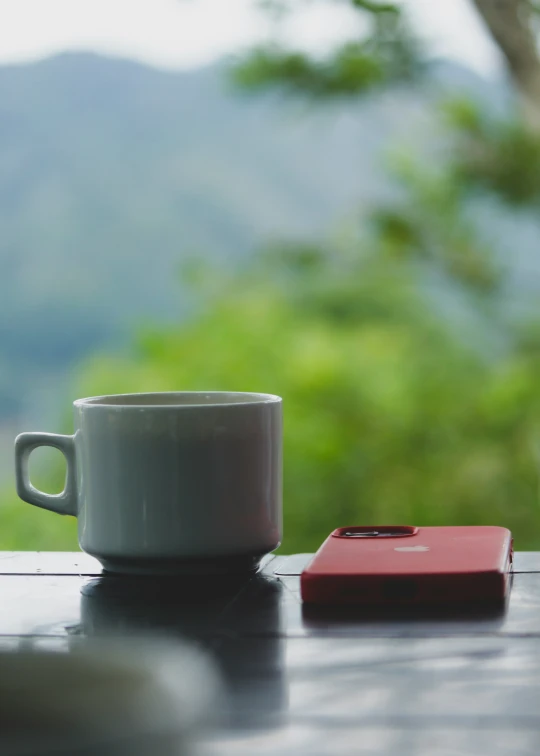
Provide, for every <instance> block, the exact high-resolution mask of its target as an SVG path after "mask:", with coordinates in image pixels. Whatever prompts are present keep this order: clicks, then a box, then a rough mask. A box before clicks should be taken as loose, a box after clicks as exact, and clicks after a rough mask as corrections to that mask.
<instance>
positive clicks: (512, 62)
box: [473, 0, 540, 131]
mask: <svg viewBox="0 0 540 756" xmlns="http://www.w3.org/2000/svg"><path fill="white" fill-rule="evenodd" d="M473 2H474V5H475V6H476V8H477V10H478V12H479V14H480V16H481V17H482V18H483V20H484V22H485V23H486V25H487V27H488V29H489V31H490V32H491V36H492V37H493V39H494V40H495V42H496V43H497V45H498V46H499V48H500V50H501V52H502V53H503V55H504V57H505V59H506V63H507V65H508V68H509V70H510V73H511V75H512V78H513V80H514V82H515V84H516V86H517V88H518V90H519V92H520V94H521V96H522V98H523V105H524V115H525V118H526V120H527V122H528V124H529V126H531V128H533V129H534V130H535V131H540V58H539V56H538V50H537V47H536V39H535V36H534V34H533V31H532V27H531V13H532V10H533V9H532V7H531V4H530V3H529V2H528V1H527V0H473Z"/></svg>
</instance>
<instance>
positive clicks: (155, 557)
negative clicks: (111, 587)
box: [16, 392, 282, 574]
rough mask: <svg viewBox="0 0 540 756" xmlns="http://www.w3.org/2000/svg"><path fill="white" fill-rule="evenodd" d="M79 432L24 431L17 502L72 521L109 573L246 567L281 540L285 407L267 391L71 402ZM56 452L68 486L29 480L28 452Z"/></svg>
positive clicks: (20, 443) (130, 396)
mask: <svg viewBox="0 0 540 756" xmlns="http://www.w3.org/2000/svg"><path fill="white" fill-rule="evenodd" d="M74 420H75V435H74V436H55V435H53V434H38V433H36V434H32V433H29V434H21V436H19V437H18V438H17V441H16V461H17V473H18V474H17V484H18V491H19V495H20V496H21V498H23V499H25V500H26V501H29V502H30V503H32V504H36V505H37V506H41V507H44V508H46V509H52V510H53V511H57V512H60V513H63V514H74V515H76V516H77V517H78V520H79V542H80V545H81V548H82V549H84V551H86V552H88V553H89V554H92V555H93V556H95V557H97V558H98V559H99V560H100V561H101V563H102V565H103V567H104V568H105V569H106V570H110V571H112V572H125V573H140V574H177V573H183V572H194V571H195V572H210V573H212V572H222V571H224V570H225V571H232V572H238V571H245V570H249V569H254V568H256V567H257V565H258V563H259V561H260V559H261V557H262V556H264V555H265V554H267V553H269V552H270V551H273V550H274V549H275V548H277V546H278V545H279V542H280V540H281V528H282V403H281V399H280V398H279V397H276V396H272V395H269V394H248V393H228V392H178V393H162V394H126V395H116V396H106V397H95V398H90V399H79V400H77V401H76V402H74ZM39 445H51V446H56V447H57V448H60V450H61V451H62V452H63V453H64V454H65V456H66V459H67V463H68V477H67V481H66V488H65V490H64V492H63V494H61V495H59V496H58V497H53V496H49V495H47V494H44V493H43V492H39V491H36V489H34V488H33V487H32V486H31V484H30V483H29V481H28V471H27V460H28V456H29V454H30V453H31V451H32V449H33V448H36V447H37V446H39Z"/></svg>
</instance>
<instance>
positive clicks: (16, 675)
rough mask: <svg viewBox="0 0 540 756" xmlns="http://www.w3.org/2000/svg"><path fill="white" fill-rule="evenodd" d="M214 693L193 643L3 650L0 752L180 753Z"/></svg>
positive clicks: (7, 755) (188, 749)
mask: <svg viewBox="0 0 540 756" xmlns="http://www.w3.org/2000/svg"><path fill="white" fill-rule="evenodd" d="M216 691H217V679H216V677H215V676H214V673H213V671H212V668H211V666H210V663H209V662H208V661H207V659H206V657H204V656H203V654H202V652H200V651H198V649H197V648H196V647H195V646H187V645H183V644H172V643H171V642H163V643H162V642H160V643H156V642H155V641H154V642H152V643H150V644H149V643H146V642H144V643H135V644H133V643H129V642H128V643H126V642H123V643H122V644H121V645H119V644H115V643H106V644H105V643H96V642H92V643H82V642H81V645H80V646H78V645H77V644H76V645H75V648H74V649H73V650H72V651H71V652H70V653H61V652H58V653H55V652H49V651H42V650H35V651H34V650H26V649H25V650H21V651H19V652H15V653H9V652H2V653H0V753H1V754H2V756H23V754H24V756H53V755H54V756H56V754H58V756H60V754H66V756H67V754H69V756H83V755H84V756H123V755H124V754H126V756H127V754H129V756H147V754H148V755H150V754H152V756H173V755H174V756H185V755H186V754H191V753H193V748H194V743H195V740H196V736H197V733H198V732H199V731H200V730H201V729H203V725H204V723H205V722H206V721H207V716H206V715H207V713H208V711H209V709H210V706H211V703H212V702H213V701H214V697H215V696H216Z"/></svg>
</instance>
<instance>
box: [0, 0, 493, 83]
mask: <svg viewBox="0 0 540 756" xmlns="http://www.w3.org/2000/svg"><path fill="white" fill-rule="evenodd" d="M404 2H405V4H406V5H407V6H408V9H409V12H410V13H411V16H412V17H413V19H414V21H415V22H416V24H415V27H416V29H417V30H418V31H419V32H420V33H421V35H422V36H423V37H424V38H425V40H426V42H427V43H428V44H429V47H430V49H431V50H432V51H433V52H434V53H435V54H439V55H444V56H446V57H450V58H453V59H457V60H460V61H462V62H463V63H465V64H468V65H469V66H471V67H473V68H474V69H475V70H477V71H478V72H480V73H483V74H487V75H489V74H490V73H492V72H493V71H496V70H497V69H498V67H499V66H500V60H499V57H498V53H497V51H496V49H495V47H494V46H493V45H492V43H491V42H490V40H489V39H488V37H487V35H486V34H485V33H484V30H483V27H482V25H481V22H480V21H479V20H478V18H477V16H476V14H475V12H474V11H473V9H472V7H471V3H470V1H469V0H404ZM298 4H299V5H302V3H298ZM304 5H305V9H304V10H302V11H299V12H297V13H295V14H294V15H293V17H292V18H291V19H290V20H289V21H288V22H287V24H286V26H285V28H284V29H283V30H282V32H281V34H282V36H283V37H284V38H285V39H286V40H287V39H288V40H292V41H294V42H295V44H298V45H302V46H304V47H307V48H309V49H314V50H320V51H324V49H325V48H328V47H329V46H331V44H332V43H333V42H334V41H336V40H337V39H342V38H344V37H347V36H350V32H351V28H352V27H351V23H354V21H355V20H356V17H357V16H356V14H354V15H353V14H352V11H350V10H349V9H348V8H347V4H346V3H345V2H342V3H340V2H339V0H334V2H333V3H328V2H318V1H317V0H311V1H310V2H305V3H304ZM272 32H275V28H274V27H273V26H272V24H271V22H270V20H269V19H268V18H267V16H265V15H264V14H262V13H261V12H260V11H259V10H257V8H256V6H255V3H254V0H0V64H2V63H9V62H21V61H26V60H35V59H39V58H42V57H45V56H47V55H51V54H53V53H58V52H61V51H65V50H93V51H96V52H101V53H106V54H109V55H119V56H123V57H128V58H134V59H137V60H140V61H143V62H146V63H149V64H151V65H154V66H158V67H165V68H187V67H192V66H197V65H201V64H204V63H209V62H211V61H212V60H215V59H216V58H218V57H221V56H222V55H225V54H228V53H231V52H236V51H238V50H241V49H242V47H245V46H248V45H250V44H253V42H256V41H259V40H262V39H265V37H267V36H268V35H269V34H271V33H272Z"/></svg>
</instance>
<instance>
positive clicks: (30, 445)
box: [15, 433, 77, 516]
mask: <svg viewBox="0 0 540 756" xmlns="http://www.w3.org/2000/svg"><path fill="white" fill-rule="evenodd" d="M38 446H52V447H53V448H54V449H59V450H60V451H61V452H62V454H63V455H64V457H65V458H66V463H67V475H66V484H65V486H64V490H63V491H62V493H59V494H48V493H45V492H44V491H39V490H38V489H37V488H35V487H34V486H33V485H32V483H31V482H30V476H29V473H28V459H29V457H30V455H31V454H32V452H33V451H34V449H37V448H38ZM15 480H16V483H17V494H18V496H19V497H20V498H21V499H22V500H23V501H27V502H28V503H29V504H34V506H36V507H42V509H49V510H50V511H51V512H57V513H58V514H62V515H74V516H77V485H76V482H75V481H76V478H75V437H74V436H61V435H60V434H58V433H21V434H20V435H18V436H17V438H16V439H15Z"/></svg>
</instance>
